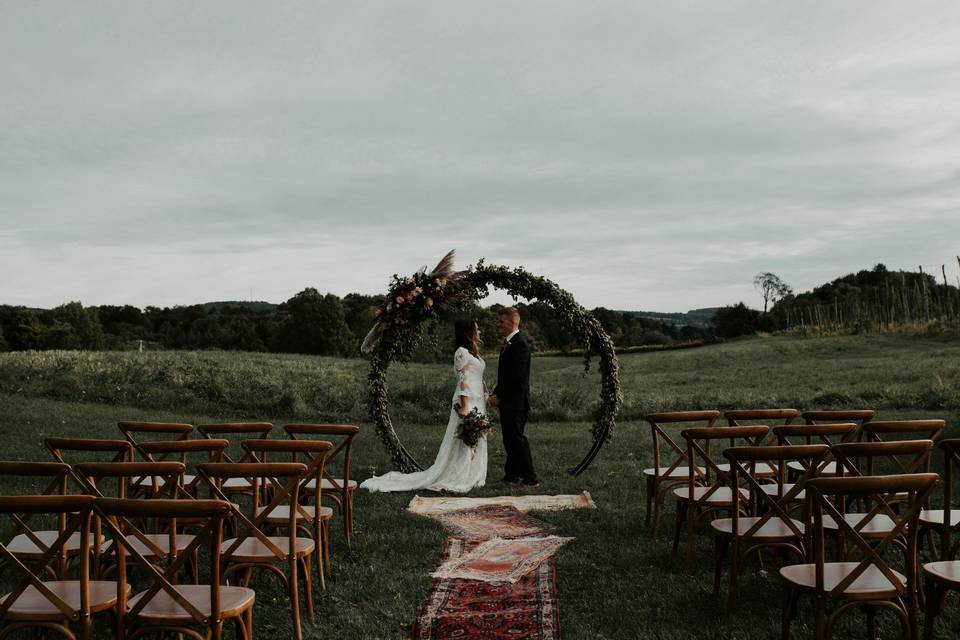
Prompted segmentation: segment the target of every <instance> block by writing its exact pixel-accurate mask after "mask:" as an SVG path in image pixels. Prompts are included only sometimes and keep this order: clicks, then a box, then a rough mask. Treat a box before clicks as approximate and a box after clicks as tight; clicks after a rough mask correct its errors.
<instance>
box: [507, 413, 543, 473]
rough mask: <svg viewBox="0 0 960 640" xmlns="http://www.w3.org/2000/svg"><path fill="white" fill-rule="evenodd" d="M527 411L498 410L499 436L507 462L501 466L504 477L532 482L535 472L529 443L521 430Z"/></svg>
mask: <svg viewBox="0 0 960 640" xmlns="http://www.w3.org/2000/svg"><path fill="white" fill-rule="evenodd" d="M528 414H529V410H527V409H513V408H508V407H501V408H500V434H501V435H502V436H503V448H504V450H505V451H506V453H507V462H506V464H504V465H503V468H504V476H505V477H507V478H520V479H521V480H528V481H533V480H536V479H537V472H536V471H534V470H533V459H532V458H531V457H530V443H529V442H527V438H526V436H524V435H523V430H524V428H525V427H526V426H527V416H528Z"/></svg>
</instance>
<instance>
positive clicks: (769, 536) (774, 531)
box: [710, 517, 803, 542]
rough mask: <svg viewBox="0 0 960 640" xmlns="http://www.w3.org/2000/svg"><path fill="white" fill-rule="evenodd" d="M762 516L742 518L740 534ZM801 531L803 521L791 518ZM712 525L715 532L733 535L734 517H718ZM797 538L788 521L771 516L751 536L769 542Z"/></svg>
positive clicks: (753, 538) (739, 523)
mask: <svg viewBox="0 0 960 640" xmlns="http://www.w3.org/2000/svg"><path fill="white" fill-rule="evenodd" d="M759 520H760V518H754V517H750V518H740V519H739V522H738V525H739V526H738V528H739V530H740V535H741V536H742V535H743V534H744V533H746V532H747V531H749V530H750V527H752V526H753V525H755V524H756V523H757V521H759ZM790 522H792V523H793V524H794V525H795V526H796V527H797V529H798V530H799V531H800V533H803V523H802V522H800V521H798V520H794V519H793V518H791V519H790ZM710 526H711V527H712V528H713V530H714V532H716V533H718V534H720V535H723V536H733V518H718V519H716V520H713V521H711V522H710ZM796 538H797V536H796V534H795V533H794V532H793V531H792V530H791V529H790V527H788V526H787V523H786V522H784V521H783V520H781V519H780V518H771V519H770V520H768V521H766V522H764V523H763V524H762V525H760V528H759V529H757V531H756V532H755V533H754V534H752V535H751V536H750V539H751V540H765V541H769V542H775V541H778V540H784V541H786V540H795V539H796Z"/></svg>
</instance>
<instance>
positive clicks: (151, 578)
mask: <svg viewBox="0 0 960 640" xmlns="http://www.w3.org/2000/svg"><path fill="white" fill-rule="evenodd" d="M230 509H231V506H230V503H229V502H225V501H221V500H168V499H157V498H153V499H141V500H129V499H127V500H124V499H117V498H97V499H96V501H95V502H94V510H95V512H96V513H97V515H98V516H100V517H101V518H102V519H104V520H105V522H106V528H107V531H108V533H109V535H110V537H111V538H112V539H113V544H114V548H115V549H116V554H117V610H118V611H120V612H121V615H122V616H123V619H122V620H121V627H125V626H126V625H127V624H128V621H130V620H135V619H136V618H137V616H139V615H140V613H141V612H142V611H143V609H144V607H145V606H147V605H148V604H149V603H150V601H151V600H152V599H153V597H154V596H155V595H157V594H158V593H160V592H161V591H163V592H164V593H165V594H166V595H168V596H169V597H170V598H172V599H173V600H174V601H176V602H177V604H178V605H180V607H181V608H182V609H183V610H184V611H186V612H187V614H188V615H189V616H190V617H191V618H192V619H193V620H194V622H196V623H197V624H198V625H202V626H204V627H209V626H211V625H216V624H217V623H218V622H219V621H220V620H221V616H220V611H221V608H220V574H221V572H220V546H221V544H222V538H223V533H222V532H223V520H224V518H225V517H226V516H227V515H228V514H229V513H230ZM178 518H182V519H186V520H190V521H191V523H197V522H200V523H201V524H200V526H199V528H198V529H197V530H196V532H195V533H193V534H192V535H193V536H194V537H193V539H192V540H191V541H190V542H189V543H188V544H187V545H186V547H185V548H182V550H180V551H179V552H178V551H176V550H178V549H180V548H181V547H182V546H183V545H179V546H178V543H177V535H178V533H177V524H176V521H177V519H178ZM151 520H166V521H168V525H167V526H165V527H164V530H165V531H166V532H167V536H168V537H169V546H168V547H167V548H168V549H170V550H173V552H171V553H167V554H164V553H160V554H158V555H157V556H156V557H151V559H150V560H148V559H147V558H145V557H144V556H143V554H142V553H141V552H140V550H139V549H138V548H137V545H136V544H135V543H134V542H133V540H132V539H131V538H130V536H129V534H128V533H127V531H128V530H129V528H130V527H133V528H134V530H136V531H137V532H138V533H139V534H140V535H138V536H136V537H137V538H138V539H140V540H141V541H142V540H143V539H145V538H146V536H145V532H143V531H140V530H139V529H136V527H134V525H133V524H131V523H132V522H143V521H151ZM121 523H123V524H124V525H125V526H121ZM195 526H196V525H195ZM204 542H208V543H209V553H210V559H209V562H210V585H209V586H210V607H211V614H212V615H211V616H210V617H209V618H208V617H207V616H206V615H205V614H204V613H203V612H202V611H201V610H200V609H198V608H197V607H196V606H194V604H193V603H192V602H190V600H188V599H187V598H185V597H184V596H183V594H181V593H180V592H179V591H178V590H177V588H176V586H175V585H176V582H177V574H178V573H179V572H180V570H181V569H182V568H183V566H184V564H185V563H186V562H187V561H188V560H189V559H190V558H191V557H192V556H193V554H194V552H196V551H198V550H199V549H200V547H201V545H203V543H204ZM153 546H154V547H155V546H156V545H153ZM151 551H152V552H156V551H157V549H155V548H154V549H151ZM128 554H129V555H130V556H131V557H132V558H133V560H134V561H135V562H136V563H137V565H138V566H139V567H140V568H141V569H142V570H143V571H144V573H145V574H146V577H147V584H146V585H145V586H146V590H145V592H144V593H143V595H142V596H140V597H139V599H138V600H137V602H136V603H135V604H134V605H133V606H130V607H128V606H127V602H126V598H127V594H126V584H127V555H128ZM157 558H161V559H163V560H164V561H165V562H164V565H163V566H157V565H158V564H159V563H158V561H157ZM197 637H199V636H197Z"/></svg>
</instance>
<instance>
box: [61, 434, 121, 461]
mask: <svg viewBox="0 0 960 640" xmlns="http://www.w3.org/2000/svg"><path fill="white" fill-rule="evenodd" d="M43 444H44V446H46V448H47V451H49V452H50V455H52V456H53V459H54V460H56V461H57V462H63V463H66V464H73V463H77V462H93V461H92V460H90V459H89V458H90V456H91V454H94V453H103V454H113V456H112V457H110V458H109V460H104V462H133V445H132V444H130V443H129V442H128V441H126V440H101V439H96V438H46V439H44V441H43ZM70 454H83V455H78V457H80V458H81V459H80V460H73V461H72V462H71V460H68V459H67V458H70V457H72V456H71V455H70Z"/></svg>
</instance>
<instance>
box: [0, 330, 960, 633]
mask: <svg viewBox="0 0 960 640" xmlns="http://www.w3.org/2000/svg"><path fill="white" fill-rule="evenodd" d="M534 366H535V369H534V374H533V385H534V387H535V392H534V403H535V410H536V411H537V416H536V419H535V421H534V422H532V423H531V424H530V425H528V428H527V429H528V431H527V435H528V436H529V438H530V440H531V444H532V447H533V453H534V459H535V463H536V465H537V468H538V472H539V473H540V476H541V479H542V485H541V486H540V487H539V488H538V489H536V490H535V491H537V492H538V493H551V494H552V493H577V492H579V491H582V490H587V491H589V492H590V493H591V495H592V496H593V498H594V500H595V502H596V503H597V507H598V508H597V509H596V510H579V511H567V512H556V513H542V514H536V515H537V516H538V517H540V518H541V519H543V520H546V521H548V522H550V523H553V524H554V525H556V529H555V533H557V534H558V535H565V536H573V537H575V538H576V541H575V542H574V543H573V544H571V545H568V546H566V547H564V548H562V549H561V550H560V552H559V554H558V584H557V586H558V589H559V593H560V612H561V614H560V616H561V625H562V628H563V632H564V635H565V637H567V638H571V639H579V638H663V639H670V640H674V639H677V640H679V639H681V638H704V637H710V638H729V639H734V638H736V639H744V640H745V639H754V638H755V639H766V638H773V637H778V635H779V620H780V610H781V598H782V590H781V588H780V579H779V576H778V574H777V572H776V570H775V568H774V565H771V564H768V565H767V573H766V574H760V573H758V572H756V571H747V573H746V575H745V576H744V577H743V578H742V579H741V583H740V590H739V594H740V598H739V602H740V605H739V606H738V608H737V609H736V610H735V611H732V612H727V611H725V610H724V609H725V607H724V603H725V599H721V600H717V599H715V598H714V597H713V596H712V594H711V593H710V590H711V586H712V573H711V571H712V566H713V555H712V549H713V546H712V541H711V540H710V539H709V536H706V535H704V536H701V537H700V539H699V540H698V544H697V547H696V551H697V557H696V563H695V566H696V568H695V570H693V571H692V572H689V573H688V572H686V571H685V570H684V568H683V565H682V563H681V562H680V561H672V560H671V559H670V535H671V533H672V518H673V510H672V505H670V502H669V501H668V503H667V504H668V507H667V510H666V513H665V518H664V527H663V530H662V531H661V534H660V537H659V538H657V539H653V538H651V537H650V536H649V534H648V532H647V531H646V529H645V528H644V526H643V505H644V495H643V478H642V473H641V470H642V468H643V467H644V466H649V444H650V443H649V431H648V429H647V427H646V425H645V423H643V422H641V421H639V420H638V418H639V416H641V415H642V414H643V413H644V412H646V411H649V410H660V409H668V408H670V409H691V408H708V407H709V408H719V409H724V408H732V407H738V406H739V407H750V406H761V405H769V406H794V407H797V408H800V409H807V408H842V407H850V408H854V407H855V408H863V407H872V408H876V409H877V410H878V415H879V417H882V418H891V419H893V418H908V417H909V418H914V417H916V418H923V417H942V418H946V419H947V420H948V424H949V425H950V427H949V429H950V430H949V432H948V434H947V435H948V436H958V435H960V431H958V429H957V422H958V411H960V393H958V386H957V380H958V379H960V378H958V374H960V371H958V369H960V342H958V341H945V340H931V339H916V338H880V337H849V338H822V339H798V338H769V339H762V340H750V341H743V342H734V343H727V344H723V345H716V346H710V347H704V348H700V349H692V350H683V351H672V352H658V353H649V354H634V355H629V356H625V357H624V358H623V359H622V361H621V367H622V380H623V387H624V395H625V408H624V419H623V420H621V421H620V422H619V423H618V426H617V433H616V434H615V439H614V441H613V442H611V443H609V444H608V445H607V446H606V448H605V449H604V450H603V452H601V454H600V456H599V457H598V458H597V460H596V461H595V462H594V464H593V466H592V467H591V468H590V469H588V470H587V471H586V472H585V473H584V474H583V475H581V476H580V477H578V478H574V477H571V476H569V475H567V474H566V473H565V471H564V470H565V469H567V468H569V467H570V466H572V465H573V464H574V463H576V462H578V461H579V459H580V457H581V456H582V454H583V453H584V451H585V450H586V448H587V446H588V444H589V442H588V435H589V432H590V424H589V422H588V415H589V410H590V405H591V404H592V402H593V401H594V398H595V396H596V392H597V391H596V390H597V387H596V375H595V374H594V373H591V374H589V375H587V376H586V377H584V376H583V375H582V363H581V362H580V361H579V360H577V359H572V358H538V359H535V365H534ZM448 369H449V367H448V366H447V365H410V366H396V367H394V368H393V371H392V373H391V394H392V395H391V399H392V401H393V403H394V419H395V421H396V422H397V424H398V427H397V429H398V432H399V433H400V437H401V438H402V439H403V441H404V442H405V443H406V444H407V446H408V447H409V448H410V450H411V451H412V452H413V453H414V454H415V455H416V456H417V458H418V459H419V460H420V461H421V462H425V463H429V461H430V460H432V457H433V455H434V453H435V450H436V447H437V445H438V444H439V440H440V437H441V435H442V431H443V428H444V426H445V424H446V420H445V417H444V416H443V415H442V412H443V410H444V408H445V407H446V406H448V405H447V401H448V399H449V396H450V394H451V389H450V385H451V380H450V374H449V372H448ZM488 370H489V371H490V372H491V373H492V372H493V371H495V362H490V363H489V364H488ZM365 371H366V367H365V363H364V362H362V361H350V360H334V359H328V358H311V357H303V356H276V355H267V354H228V353H208V352H203V353H160V354H125V353H124V354H71V353H60V354H0V403H2V405H0V406H2V407H3V411H2V415H0V442H2V443H3V444H2V457H3V458H6V459H16V458H22V459H38V460H43V459H47V455H46V454H45V451H44V450H43V448H42V440H43V438H44V437H46V436H48V435H53V434H56V435H69V436H81V435H82V436H86V437H115V436H116V435H117V431H116V426H115V425H116V422H117V421H119V420H136V419H151V420H171V421H172V420H176V421H186V422H191V423H195V424H196V423H202V422H213V421H222V420H224V419H258V420H268V421H272V422H274V423H275V424H278V425H279V424H283V423H284V422H290V421H294V420H297V421H308V420H318V421H319V420H342V421H350V422H358V423H360V425H361V428H362V431H361V435H360V437H359V438H358V441H357V449H356V454H355V462H354V475H355V477H358V478H361V479H362V478H365V477H367V476H369V475H370V474H372V473H382V472H384V471H386V470H387V469H388V468H389V459H388V456H387V454H386V453H385V452H384V451H383V449H382V447H381V445H380V442H379V440H378V439H377V438H376V435H375V434H374V433H373V431H372V428H371V427H370V425H369V423H368V422H367V421H366V420H365V419H364V418H363V406H364V397H363V389H364V386H363V383H364V379H363V376H364V374H365ZM490 456H491V459H490V471H489V475H488V485H487V486H486V487H484V488H483V489H481V490H478V491H477V492H476V495H483V496H487V495H501V494H504V493H521V492H526V491H528V490H526V489H518V488H517V487H515V486H514V485H510V486H504V485H500V484H499V483H498V479H499V477H500V476H501V475H502V474H501V473H500V471H501V469H502V463H503V452H502V447H501V444H500V442H499V437H498V436H497V435H496V434H494V437H493V439H492V440H491V447H490ZM17 485H21V483H20V482H8V483H6V486H4V487H3V489H5V490H10V491H21V490H22V489H23V487H22V486H17ZM411 496H412V494H367V493H366V492H361V493H360V494H358V496H357V503H356V514H357V528H356V533H355V537H354V543H353V546H352V548H347V547H346V546H345V544H344V543H343V539H342V535H341V534H340V530H339V529H338V525H339V521H338V520H336V518H335V521H334V527H333V531H334V536H333V558H334V575H333V578H332V579H331V580H330V582H329V583H328V588H327V591H326V592H324V593H323V594H321V595H320V604H319V609H318V622H317V623H306V624H305V626H304V629H305V636H306V637H308V638H321V637H330V636H336V637H340V638H358V639H359V638H403V637H406V636H407V635H408V634H409V629H410V623H411V621H412V619H413V617H414V616H415V614H416V612H417V611H418V608H419V606H420V605H421V604H422V602H423V601H424V599H425V597H426V592H427V588H428V586H429V578H428V575H427V574H428V573H429V572H430V571H431V570H433V569H434V568H435V567H436V566H437V564H438V563H439V559H440V554H441V551H442V548H443V541H444V537H445V536H444V534H443V531H442V529H441V528H440V526H439V525H437V524H435V523H434V522H433V521H431V520H429V519H426V518H422V517H420V516H414V515H411V514H408V513H407V512H406V511H405V507H406V504H407V503H408V502H409V500H410V498H411ZM257 591H258V604H257V608H256V614H255V620H256V626H257V636H256V637H258V638H289V637H290V623H289V615H288V614H287V611H286V608H285V607H284V605H283V602H282V599H281V597H280V593H279V590H278V589H277V587H276V584H275V583H274V582H272V581H268V580H262V581H261V582H260V583H259V584H258V585H257ZM951 602H952V603H953V611H952V612H950V613H945V614H944V615H943V616H941V622H940V626H939V630H940V636H939V637H943V638H948V637H956V635H957V633H958V632H960V615H958V609H960V607H958V605H957V604H956V600H953V601H951ZM846 620H847V621H846V623H845V624H842V625H841V628H840V629H838V632H837V636H836V637H862V636H863V631H862V618H860V617H858V616H857V615H855V614H853V615H850V616H848V617H847V619H846ZM881 620H882V621H883V623H884V624H882V625H881V626H882V627H883V629H884V632H883V634H882V637H884V638H888V637H889V638H893V637H898V636H897V633H896V629H897V626H896V625H895V624H894V622H893V618H892V617H887V616H881ZM811 621H812V615H811V609H810V606H809V603H808V602H803V603H802V605H801V610H800V612H799V615H798V618H797V620H796V621H795V624H794V634H793V637H795V638H805V637H812V634H813V630H812V627H811Z"/></svg>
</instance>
